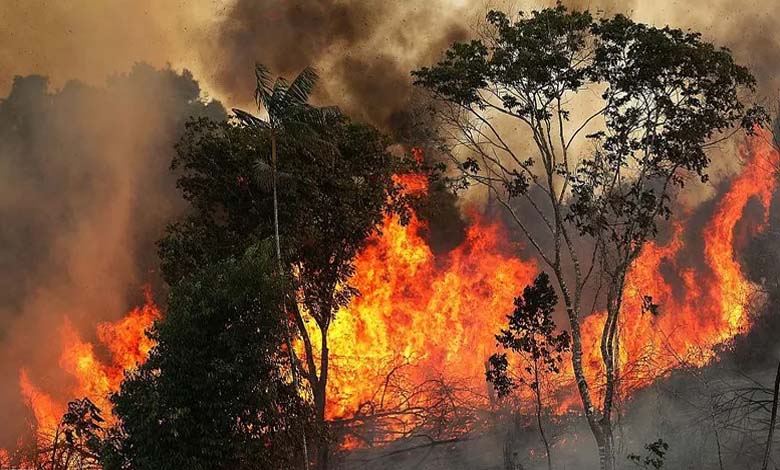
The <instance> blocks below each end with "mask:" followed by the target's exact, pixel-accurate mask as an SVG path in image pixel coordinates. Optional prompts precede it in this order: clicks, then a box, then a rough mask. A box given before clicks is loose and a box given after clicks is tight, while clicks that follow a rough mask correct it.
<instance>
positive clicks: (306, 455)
mask: <svg viewBox="0 0 780 470" xmlns="http://www.w3.org/2000/svg"><path fill="white" fill-rule="evenodd" d="M277 157H278V155H277V150H276V136H274V135H273V134H272V135H271V186H272V187H273V198H274V244H275V245H276V246H275V248H276V263H277V265H278V268H279V275H280V276H281V275H282V274H283V272H284V271H283V268H284V265H283V264H282V243H281V239H280V238H279V198H278V190H277V187H278V181H277V171H276V170H277V168H276V163H277ZM284 305H287V301H286V300H285V302H284ZM284 314H285V316H286V315H287V309H286V308H285V311H284ZM285 336H286V337H285V343H286V345H287V353H288V355H289V356H290V357H289V359H290V373H291V374H292V379H293V386H294V387H295V390H300V382H299V380H298V372H297V370H296V367H297V366H296V364H295V352H294V351H293V345H292V335H291V334H290V328H289V327H288V326H287V319H286V318H285ZM301 440H302V444H303V446H302V450H303V468H304V470H309V449H308V444H307V442H306V423H303V425H302V426H301Z"/></svg>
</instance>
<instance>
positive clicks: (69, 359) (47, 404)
mask: <svg viewBox="0 0 780 470" xmlns="http://www.w3.org/2000/svg"><path fill="white" fill-rule="evenodd" d="M159 316H160V312H159V310H158V308H157V306H156V305H155V304H154V302H153V301H152V298H151V295H150V294H149V292H148V291H147V292H146V304H145V305H144V306H141V307H137V308H135V309H133V310H131V311H130V312H129V313H128V314H127V315H126V316H125V317H124V318H122V319H121V320H119V321H117V322H107V323H101V324H99V325H98V326H97V337H98V340H99V342H100V346H102V347H103V348H105V349H106V350H107V351H108V353H109V357H108V358H107V359H110V360H103V359H101V357H100V356H99V355H98V353H97V352H96V347H97V346H98V345H96V344H92V343H89V342H86V341H84V340H82V339H81V337H80V336H79V334H78V332H77V331H76V330H75V329H74V328H73V326H72V325H71V324H70V322H69V321H68V320H67V319H66V320H65V321H64V324H63V325H62V327H61V328H60V339H61V343H62V352H61V354H60V358H59V366H60V368H61V369H62V370H63V371H65V372H67V374H68V375H70V376H71V377H72V378H73V380H72V382H73V384H72V386H71V387H69V388H67V389H65V390H61V391H59V392H57V393H56V396H55V394H51V393H47V392H45V391H43V390H41V389H40V388H39V387H38V386H36V385H35V384H34V383H33V382H32V380H31V379H30V372H29V371H28V370H27V369H22V370H21V371H20V372H19V384H20V388H21V391H22V395H23V397H24V398H25V401H26V402H27V403H28V404H29V406H30V409H31V410H32V412H33V415H34V416H35V421H36V429H37V431H38V432H39V433H40V434H43V435H53V434H54V431H55V429H56V427H57V425H58V424H59V422H60V419H61V418H62V415H63V413H64V412H65V410H66V408H67V402H68V401H69V400H71V399H75V398H83V397H88V398H90V399H91V400H92V401H93V402H94V403H95V405H97V407H98V408H100V409H101V410H103V412H104V413H105V414H106V415H107V418H108V421H109V422H110V421H111V417H110V415H108V412H109V411H110V409H111V408H110V403H109V402H108V397H109V395H110V394H111V393H112V392H114V391H116V390H118V389H119V385H120V384H121V382H122V378H123V376H124V371H125V370H127V369H132V368H134V367H137V366H139V365H141V364H142V363H143V362H144V361H145V360H146V357H147V355H148V354H149V350H150V349H151V348H152V346H153V344H152V341H151V340H150V339H149V338H148V337H147V336H146V335H145V334H144V332H145V331H146V330H147V329H148V328H149V327H150V326H151V325H152V323H153V322H154V320H155V319H157V318H158V317H159Z"/></svg>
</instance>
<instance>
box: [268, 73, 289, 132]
mask: <svg viewBox="0 0 780 470" xmlns="http://www.w3.org/2000/svg"><path fill="white" fill-rule="evenodd" d="M289 86H290V84H289V83H288V82H287V80H286V79H285V78H284V77H278V78H277V79H276V81H275V82H274V86H273V89H272V92H271V93H272V94H271V99H270V103H269V106H268V107H267V108H266V109H267V110H268V119H269V120H270V121H271V123H273V124H274V125H276V124H278V122H279V121H282V120H284V116H285V115H286V114H287V112H288V106H287V90H288V88H289Z"/></svg>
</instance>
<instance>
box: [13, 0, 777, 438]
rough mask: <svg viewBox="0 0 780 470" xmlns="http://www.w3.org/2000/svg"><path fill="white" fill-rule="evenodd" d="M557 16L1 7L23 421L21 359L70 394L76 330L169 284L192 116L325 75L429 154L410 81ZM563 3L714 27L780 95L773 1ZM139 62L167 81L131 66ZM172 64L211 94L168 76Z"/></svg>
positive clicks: (293, 1)
mask: <svg viewBox="0 0 780 470" xmlns="http://www.w3.org/2000/svg"><path fill="white" fill-rule="evenodd" d="M553 3H554V2H546V3H543V2H528V1H522V2H518V1H493V2H468V1H464V0H431V1H428V2H413V1H406V2H386V1H381V0H287V1H284V0H256V1H252V0H231V1H228V2H224V3H223V2H186V3H182V2H159V1H154V0H135V1H124V0H122V1H116V2H99V4H98V3H96V2H91V1H89V0H76V1H73V2H47V1H45V0H29V1H25V2H0V21H1V22H2V24H3V26H4V27H3V28H0V96H6V98H5V99H2V101H0V217H2V220H3V223H2V224H0V246H2V249H0V279H2V282H0V399H2V400H3V401H4V403H5V404H6V405H7V408H6V410H7V414H8V415H11V416H15V417H20V416H22V415H23V412H24V408H23V405H22V403H21V400H19V397H18V385H17V374H18V369H19V366H20V365H22V363H24V365H26V366H28V367H30V368H31V371H32V372H33V378H34V379H37V380H39V381H42V382H46V383H48V384H51V385H55V386H56V385H57V384H60V383H62V381H63V380H65V378H63V377H60V376H59V375H58V373H57V372H56V369H57V367H56V366H53V364H52V363H53V361H55V359H53V358H55V357H56V355H57V352H56V351H57V349H58V348H57V346H58V331H57V327H58V326H59V325H60V324H61V320H62V318H64V317H65V316H68V317H69V318H70V319H71V320H72V321H73V322H74V323H75V326H76V327H77V328H79V329H80V330H82V332H85V333H86V332H87V331H90V330H91V327H92V326H93V325H94V323H95V322H96V321H99V320H101V319H109V318H115V317H117V316H118V315H121V313H123V312H124V311H125V309H126V308H127V306H128V305H129V304H133V303H135V301H136V300H138V299H139V297H140V296H139V288H140V285H142V284H144V283H146V282H149V281H150V280H153V279H154V278H155V275H154V273H153V272H150V270H151V269H154V266H155V264H156V260H155V255H154V246H153V242H154V240H156V239H157V238H158V237H159V235H160V233H161V231H162V228H163V226H164V224H165V223H166V222H167V221H169V220H170V218H171V217H172V216H174V215H175V214H177V213H179V211H181V210H182V208H183V206H182V204H181V202H180V201H179V199H180V198H179V196H178V194H177V193H176V191H175V187H174V181H173V180H174V177H173V176H172V175H171V174H170V172H169V170H168V164H169V162H170V157H171V152H172V149H171V145H172V144H173V142H175V140H176V136H177V133H178V132H179V129H180V127H181V124H182V122H183V120H184V119H186V118H187V117H188V116H190V115H210V116H212V117H222V116H224V111H223V110H222V108H221V106H220V105H219V104H216V103H214V104H211V105H206V104H205V103H203V102H202V101H201V100H200V98H201V97H202V96H203V95H204V94H208V95H211V96H216V97H219V98H221V99H223V101H225V102H227V103H229V104H230V105H231V106H242V107H247V108H250V109H251V105H252V91H253V89H254V83H253V74H252V68H253V66H254V64H255V63H256V62H262V63H265V64H266V65H268V66H269V67H270V68H271V69H272V70H273V71H274V72H275V73H278V74H282V75H286V76H292V75H294V74H296V73H297V72H298V71H300V70H301V69H302V68H303V67H305V66H307V65H313V66H315V67H317V68H318V69H319V70H320V72H321V75H322V77H323V79H322V82H321V87H320V88H319V90H318V91H317V94H316V95H315V100H316V101H317V102H318V103H322V104H336V105H338V106H340V107H342V108H343V109H344V110H345V111H346V112H348V113H349V114H351V115H352V116H353V117H356V118H358V119H361V120H365V121H368V122H370V123H372V124H375V125H377V126H379V127H381V128H383V129H384V130H387V131H390V132H392V133H393V134H395V135H396V136H397V137H399V138H400V139H402V140H404V141H407V140H408V141H413V142H416V141H420V140H424V139H425V137H426V133H425V129H424V128H425V125H423V124H424V123H423V122H421V119H420V118H419V117H418V116H416V115H415V112H416V111H417V108H416V107H417V106H419V105H420V102H419V99H418V98H419V97H418V96H416V95H415V91H414V87H413V86H412V85H411V77H410V75H409V71H410V70H413V69H416V68H418V67H420V66H423V65H428V64H431V63H433V62H435V61H436V60H438V59H439V57H440V55H441V53H442V51H443V50H444V49H445V48H446V47H447V46H448V45H449V44H450V43H451V42H453V41H456V40H464V39H467V38H468V37H470V36H471V35H472V34H473V30H472V26H473V24H474V23H475V22H477V21H478V20H479V19H480V18H483V17H484V13H485V12H486V10H487V9H488V8H491V7H497V8H505V9H510V10H515V11H517V10H520V9H523V10H529V9H532V8H541V7H543V6H549V5H551V4H553ZM565 3H566V4H567V5H568V6H570V7H575V8H588V9H590V10H591V11H597V10H603V11H605V12H606V13H609V14H612V13H617V12H623V13H628V14H630V15H631V16H632V17H634V18H635V19H636V20H638V21H644V22H650V23H654V24H656V25H659V26H662V25H666V24H670V25H672V26H674V27H681V28H690V29H693V30H698V31H701V32H702V33H703V34H704V36H705V38H706V39H708V40H711V41H714V42H715V43H717V44H721V45H724V46H727V47H729V48H731V49H732V50H733V51H734V54H735V56H736V58H737V60H738V61H739V62H741V63H744V64H746V65H749V66H750V67H751V68H752V70H753V71H754V73H755V74H756V76H757V78H758V79H759V86H760V91H761V93H762V94H763V95H764V96H767V97H769V98H773V97H774V95H775V93H776V91H777V88H778V85H780V82H778V80H780V73H778V72H780V70H778V68H780V60H778V57H780V29H778V28H777V27H776V25H777V24H778V23H779V22H780V9H777V8H776V5H775V1H774V0H753V1H750V2H733V1H726V0H715V1H705V0H692V1H685V0H658V1H655V2H640V1H639V0H626V1H617V0H577V1H568V2H565ZM140 61H143V62H148V63H150V64H152V65H153V66H154V67H157V68H158V69H155V68H153V67H150V66H134V65H133V64H135V63H137V62H140ZM167 63H170V64H171V65H172V66H173V67H175V68H177V69H180V68H182V67H187V68H189V69H191V70H193V72H194V75H195V76H196V77H197V78H198V80H199V81H196V80H195V78H194V77H193V76H192V75H190V74H188V73H186V72H184V73H177V72H174V71H173V70H172V69H170V68H163V69H162V70H159V68H161V67H164V66H165V64H167ZM127 71H130V72H127ZM115 74H120V75H115ZM15 75H23V76H25V77H24V78H16V79H15V78H14V76H15ZM107 76H113V78H111V79H110V80H109V81H108V82H107V83H106V82H105V77H107ZM44 77H49V78H48V79H47V78H44ZM73 79H77V80H78V81H77V82H76V81H70V80H73ZM199 82H200V84H202V88H203V89H201V85H200V84H199ZM726 154H729V152H724V155H726ZM731 154H732V155H736V154H737V153H736V152H731ZM737 163H738V159H737V158H732V159H731V160H730V161H726V165H725V167H726V168H727V169H729V168H732V169H733V168H734V167H735V166H736V164H737ZM697 190H700V191H704V190H705V188H697ZM708 191H709V194H712V192H713V190H712V189H709V190H708ZM694 199H697V200H701V199H703V197H701V196H698V197H694ZM451 204H452V202H451V201H449V202H446V204H442V205H451ZM444 212H445V213H450V212H449V211H448V209H446V208H445V209H444ZM706 212H707V210H706V208H702V209H700V210H699V213H701V214H703V215H702V217H705V215H704V214H705V213H706ZM433 225H434V226H436V227H438V226H439V225H438V224H433ZM456 225H457V224H456ZM459 230H460V229H459V228H458V227H455V228H454V229H452V230H451V231H452V232H456V233H457V232H459ZM441 245H443V246H447V245H448V243H447V241H446V240H445V241H442V242H441ZM47 388H48V387H47ZM22 427H23V422H21V420H18V419H17V420H15V421H13V422H6V423H4V424H3V425H2V426H0V444H4V443H8V442H11V443H13V441H14V440H15V438H16V436H17V435H18V432H17V431H19V430H20V429H21V428H22Z"/></svg>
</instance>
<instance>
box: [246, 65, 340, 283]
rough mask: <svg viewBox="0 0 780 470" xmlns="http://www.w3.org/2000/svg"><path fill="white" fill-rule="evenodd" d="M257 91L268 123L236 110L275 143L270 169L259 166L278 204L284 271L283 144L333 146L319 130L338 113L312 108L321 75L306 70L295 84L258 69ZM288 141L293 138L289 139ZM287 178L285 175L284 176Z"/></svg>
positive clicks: (276, 226) (259, 163)
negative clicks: (280, 190)
mask: <svg viewBox="0 0 780 470" xmlns="http://www.w3.org/2000/svg"><path fill="white" fill-rule="evenodd" d="M255 77H256V79H257V87H256V89H255V100H256V102H257V107H258V110H259V111H261V112H264V113H265V114H266V115H267V117H266V119H263V118H260V117H257V116H254V115H252V114H250V113H248V112H246V111H242V110H240V109H235V108H234V109H233V112H234V113H235V114H236V117H237V118H238V119H239V120H241V121H242V122H243V123H244V124H245V125H247V126H249V127H250V128H253V129H255V130H256V131H258V132H259V133H261V134H263V135H265V137H267V138H268V140H269V141H270V143H271V155H270V159H269V160H270V165H269V163H266V161H265V160H264V158H263V157H262V156H261V157H260V158H258V160H257V162H256V164H255V170H256V175H255V176H256V178H257V180H258V182H259V183H260V184H263V185H266V186H267V185H268V177H269V176H270V183H271V187H272V190H273V204H274V242H275V246H276V260H277V263H278V264H279V268H280V269H281V267H282V253H281V241H280V237H279V203H278V195H277V187H278V183H279V176H280V174H279V171H278V162H279V150H280V145H281V144H282V142H284V143H285V145H286V146H287V150H291V151H295V150H297V149H296V148H294V147H299V148H303V149H305V148H311V147H314V146H316V147H327V148H328V149H329V150H332V146H331V145H330V144H329V143H328V142H327V141H325V140H324V139H320V138H319V137H318V135H319V133H318V132H317V130H318V129H317V128H318V126H319V125H322V124H324V123H325V122H327V120H328V119H330V118H332V117H334V116H336V115H337V114H338V110H337V109H336V108H333V107H326V108H318V107H314V106H312V105H310V104H309V102H308V101H309V96H310V95H311V92H312V90H313V89H314V86H315V85H316V84H317V81H318V80H319V76H318V75H317V71H316V70H315V69H313V68H312V67H306V68H305V69H303V71H301V73H299V74H298V76H297V77H295V79H294V80H293V81H292V82H288V81H287V80H285V79H284V78H283V77H278V78H276V80H273V81H272V80H271V74H270V72H269V70H268V69H267V68H266V67H265V66H264V65H262V64H258V65H256V66H255ZM285 137H292V138H290V139H286V138H285ZM282 176H284V175H282Z"/></svg>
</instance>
